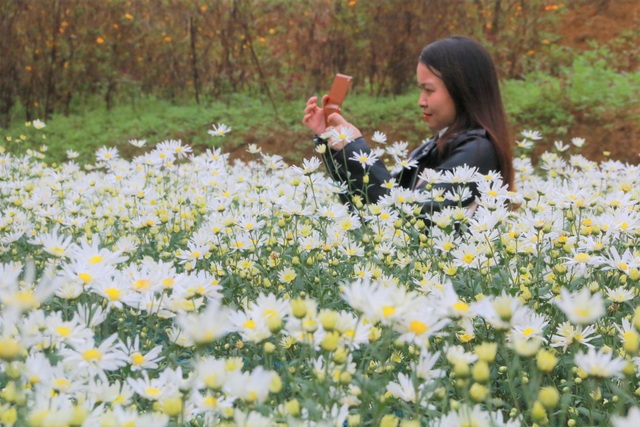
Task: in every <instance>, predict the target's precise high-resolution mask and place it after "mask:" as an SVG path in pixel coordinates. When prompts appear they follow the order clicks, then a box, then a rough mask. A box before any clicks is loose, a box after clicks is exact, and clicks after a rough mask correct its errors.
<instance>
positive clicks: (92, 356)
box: [82, 348, 102, 362]
mask: <svg viewBox="0 0 640 427" xmlns="http://www.w3.org/2000/svg"><path fill="white" fill-rule="evenodd" d="M82 358H83V359H84V360H86V361H87V362H92V361H94V360H102V353H100V350H98V349H97V348H92V349H91V350H87V351H85V352H84V353H82Z"/></svg>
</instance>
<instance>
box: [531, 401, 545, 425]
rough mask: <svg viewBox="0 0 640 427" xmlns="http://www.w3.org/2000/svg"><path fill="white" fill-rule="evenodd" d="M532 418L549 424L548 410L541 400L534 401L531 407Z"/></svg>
mask: <svg viewBox="0 0 640 427" xmlns="http://www.w3.org/2000/svg"><path fill="white" fill-rule="evenodd" d="M531 418H532V419H533V421H534V422H536V423H540V424H547V423H548V422H549V419H548V418H547V411H546V410H545V409H544V406H542V403H540V401H538V400H536V401H535V402H533V407H532V408H531Z"/></svg>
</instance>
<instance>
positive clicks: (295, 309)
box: [291, 298, 307, 319]
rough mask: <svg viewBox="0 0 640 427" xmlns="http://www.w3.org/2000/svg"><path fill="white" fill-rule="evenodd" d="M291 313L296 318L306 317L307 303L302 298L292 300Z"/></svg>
mask: <svg viewBox="0 0 640 427" xmlns="http://www.w3.org/2000/svg"><path fill="white" fill-rule="evenodd" d="M291 311H292V313H293V315H294V316H295V317H296V318H298V319H302V318H303V317H304V316H306V315H307V302H306V301H305V300H303V299H302V298H296V299H294V300H292V301H291Z"/></svg>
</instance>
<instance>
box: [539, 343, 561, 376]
mask: <svg viewBox="0 0 640 427" xmlns="http://www.w3.org/2000/svg"><path fill="white" fill-rule="evenodd" d="M557 364H558V358H557V357H556V356H555V355H554V354H553V353H552V352H550V351H548V350H544V349H543V350H540V351H539V352H538V355H537V357H536V365H537V366H538V369H540V370H541V371H542V372H551V371H553V368H555V367H556V365H557Z"/></svg>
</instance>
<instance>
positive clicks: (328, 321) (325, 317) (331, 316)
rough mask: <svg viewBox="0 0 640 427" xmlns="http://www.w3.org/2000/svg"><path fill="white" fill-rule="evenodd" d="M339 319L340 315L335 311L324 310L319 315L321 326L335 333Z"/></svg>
mask: <svg viewBox="0 0 640 427" xmlns="http://www.w3.org/2000/svg"><path fill="white" fill-rule="evenodd" d="M339 318H340V315H339V314H338V312H337V311H335V310H328V309H324V310H320V313H318V320H320V324H321V325H322V327H323V328H324V329H325V330H326V331H333V330H334V329H335V327H336V324H337V323H338V319H339Z"/></svg>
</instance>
